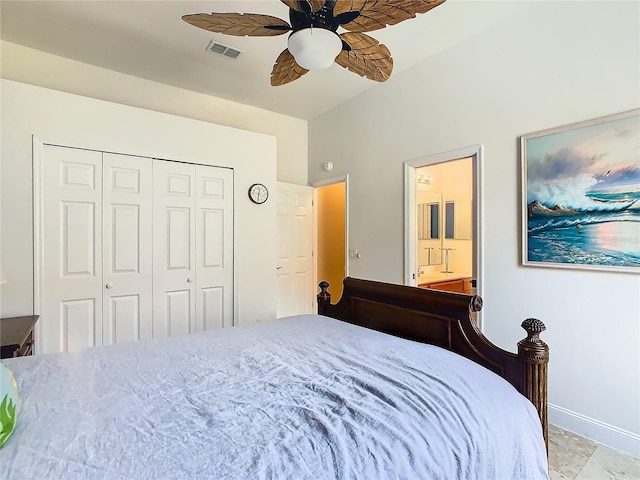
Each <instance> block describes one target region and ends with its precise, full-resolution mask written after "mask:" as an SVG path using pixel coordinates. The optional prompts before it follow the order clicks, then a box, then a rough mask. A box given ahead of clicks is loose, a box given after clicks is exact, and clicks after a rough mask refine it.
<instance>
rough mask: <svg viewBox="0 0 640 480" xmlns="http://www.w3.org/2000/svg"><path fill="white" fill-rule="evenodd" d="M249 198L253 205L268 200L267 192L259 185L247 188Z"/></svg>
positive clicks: (265, 188)
mask: <svg viewBox="0 0 640 480" xmlns="http://www.w3.org/2000/svg"><path fill="white" fill-rule="evenodd" d="M249 198H250V199H251V201H252V202H253V203H257V204H261V203H264V202H266V201H267V198H269V190H267V187H265V186H264V185H263V184H261V183H254V184H253V185H251V186H250V187H249Z"/></svg>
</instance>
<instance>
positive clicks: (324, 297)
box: [316, 280, 331, 315]
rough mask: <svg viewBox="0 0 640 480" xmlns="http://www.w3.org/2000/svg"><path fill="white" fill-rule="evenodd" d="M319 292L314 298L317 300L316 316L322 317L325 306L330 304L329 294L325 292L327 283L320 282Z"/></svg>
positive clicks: (327, 286)
mask: <svg viewBox="0 0 640 480" xmlns="http://www.w3.org/2000/svg"><path fill="white" fill-rule="evenodd" d="M318 286H319V287H320V290H321V292H320V293H319V294H318V295H317V296H316V298H317V300H318V314H319V315H322V314H323V313H324V312H325V308H326V306H327V305H329V304H330V303H331V294H330V293H329V292H328V291H327V289H328V288H329V282H326V281H324V280H323V281H322V282H320V283H319V284H318Z"/></svg>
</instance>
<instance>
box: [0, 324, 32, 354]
mask: <svg viewBox="0 0 640 480" xmlns="http://www.w3.org/2000/svg"><path fill="white" fill-rule="evenodd" d="M37 320H38V315H27V316H24V317H12V318H0V358H11V357H23V356H25V355H33V326H34V325H35V324H36V321H37Z"/></svg>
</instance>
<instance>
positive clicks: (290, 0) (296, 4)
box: [280, 0, 326, 12]
mask: <svg viewBox="0 0 640 480" xmlns="http://www.w3.org/2000/svg"><path fill="white" fill-rule="evenodd" d="M280 1H281V2H282V3H284V4H285V5H286V6H287V7H289V8H290V9H292V10H295V11H296V12H305V8H304V6H303V4H307V5H308V6H309V9H310V10H311V11H312V12H317V11H318V10H320V9H321V8H322V7H324V3H325V1H326V0H280Z"/></svg>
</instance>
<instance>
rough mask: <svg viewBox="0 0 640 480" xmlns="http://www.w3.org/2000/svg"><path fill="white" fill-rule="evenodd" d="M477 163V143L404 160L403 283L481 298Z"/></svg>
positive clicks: (478, 168) (479, 149) (480, 152)
mask: <svg viewBox="0 0 640 480" xmlns="http://www.w3.org/2000/svg"><path fill="white" fill-rule="evenodd" d="M481 160H482V147H481V146H479V145H478V146H472V147H467V148H463V149H459V150H454V151H450V152H443V153H440V154H436V155H431V156H427V157H422V158H418V159H415V160H411V161H408V162H405V284H406V285H414V286H423V287H427V288H436V286H441V287H442V289H452V290H454V291H462V292H463V293H473V294H480V291H481V289H482V282H481V273H482V272H481V251H482V250H481V221H480V212H481V208H480V194H479V191H480V165H481ZM432 285H433V286H432Z"/></svg>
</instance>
